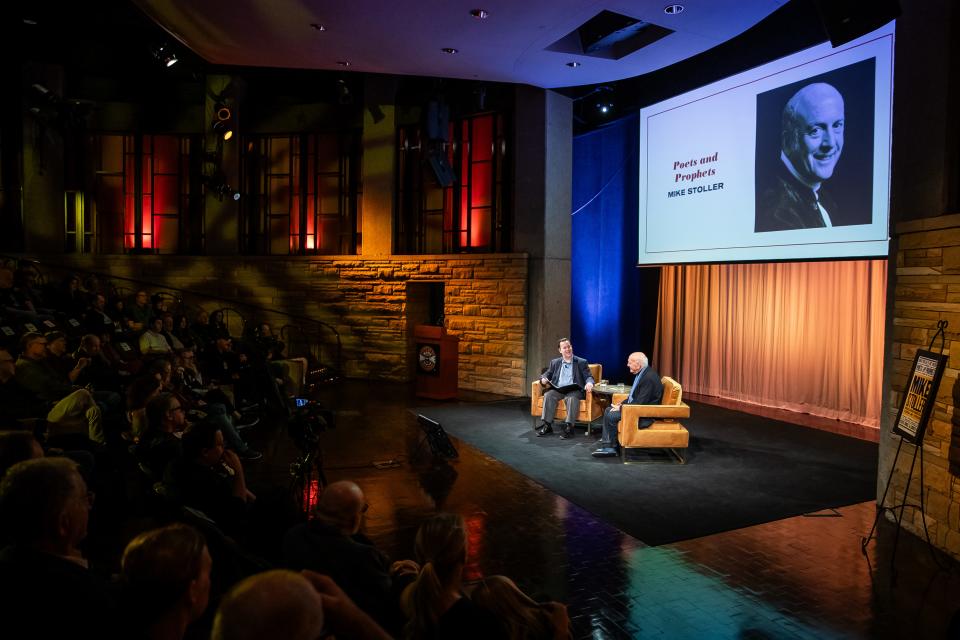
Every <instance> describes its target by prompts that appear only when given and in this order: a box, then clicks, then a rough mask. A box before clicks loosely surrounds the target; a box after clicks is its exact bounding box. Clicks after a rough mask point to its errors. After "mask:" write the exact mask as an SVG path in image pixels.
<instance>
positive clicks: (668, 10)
mask: <svg viewBox="0 0 960 640" xmlns="http://www.w3.org/2000/svg"><path fill="white" fill-rule="evenodd" d="M663 12H664V13H665V14H667V15H668V16H675V15H679V14H681V13H683V5H682V4H668V5H667V6H665V7H664V8H663Z"/></svg>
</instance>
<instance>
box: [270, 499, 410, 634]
mask: <svg viewBox="0 0 960 640" xmlns="http://www.w3.org/2000/svg"><path fill="white" fill-rule="evenodd" d="M367 507H368V505H367V502H366V500H365V499H364V496H363V491H362V490H361V489H360V487H358V486H357V485H356V484H354V483H353V482H348V481H340V482H334V483H333V484H331V485H329V486H328V487H327V488H326V489H324V491H323V494H322V495H321V496H320V501H319V503H318V505H317V511H316V514H315V517H314V519H312V520H311V521H309V522H306V523H301V524H298V525H295V526H294V527H293V528H291V529H290V530H289V531H288V532H287V534H286V535H285V536H284V539H283V558H284V564H285V565H286V566H288V567H290V568H292V569H310V570H312V571H316V572H318V573H322V574H325V575H328V576H330V577H331V578H333V580H334V581H335V582H336V583H337V584H338V585H339V586H340V587H341V588H342V589H343V590H344V591H345V592H346V594H347V595H348V596H350V598H351V599H352V600H353V601H354V602H355V603H357V606H359V607H360V608H361V609H363V610H364V611H365V612H367V613H368V614H369V615H370V616H372V617H373V618H374V619H375V620H376V621H377V622H379V623H380V624H381V625H382V626H383V627H384V628H386V629H388V630H391V631H399V629H400V627H401V626H402V621H401V614H400V610H399V608H398V597H399V592H400V587H401V586H402V585H403V584H406V583H405V582H404V581H402V580H399V579H398V580H397V581H396V582H397V585H396V586H395V585H394V578H395V577H396V578H400V577H401V576H405V577H409V578H411V579H412V578H413V577H415V575H416V573H417V572H418V571H419V567H418V566H417V564H416V563H415V562H413V561H411V560H406V561H402V562H396V563H394V564H393V565H392V566H391V564H390V560H389V558H388V557H387V556H386V555H385V554H384V553H383V552H381V551H380V550H378V549H377V548H376V547H375V546H373V542H372V541H371V540H370V539H369V538H367V537H366V536H365V535H363V534H361V533H360V525H361V523H362V522H363V515H364V513H366V511H367Z"/></svg>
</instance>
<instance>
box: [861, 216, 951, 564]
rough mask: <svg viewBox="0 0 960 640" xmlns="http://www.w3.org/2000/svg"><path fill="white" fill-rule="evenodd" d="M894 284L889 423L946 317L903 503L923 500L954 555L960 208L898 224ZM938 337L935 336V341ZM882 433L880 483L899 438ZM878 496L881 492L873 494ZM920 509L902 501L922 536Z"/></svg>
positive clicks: (895, 490) (902, 480)
mask: <svg viewBox="0 0 960 640" xmlns="http://www.w3.org/2000/svg"><path fill="white" fill-rule="evenodd" d="M896 232H897V237H898V241H899V242H898V250H897V263H896V266H897V269H896V286H895V288H894V296H893V297H894V302H893V335H892V336H891V341H890V342H889V344H890V345H891V349H892V354H891V355H892V365H891V374H890V383H891V393H890V397H889V402H888V403H887V405H886V408H887V410H888V412H889V416H888V418H889V420H887V421H885V424H888V425H892V424H893V422H894V420H895V419H896V414H897V411H898V409H899V407H900V403H901V401H902V398H903V394H904V390H905V386H906V384H907V379H908V376H909V375H910V370H911V367H912V365H913V358H914V355H915V354H916V352H917V350H918V349H926V348H927V347H928V345H929V344H930V340H931V338H933V336H934V334H935V333H936V331H937V322H938V321H940V320H946V321H948V322H949V325H948V327H947V329H946V335H945V342H944V353H945V354H947V355H948V356H949V359H948V361H947V366H946V370H945V372H944V374H943V379H942V380H941V382H940V388H939V389H938V391H937V397H936V403H935V405H934V408H933V412H932V414H931V416H930V421H929V422H928V423H927V430H926V434H925V436H924V440H923V459H924V468H923V484H922V486H921V483H920V469H919V457H918V461H917V467H916V469H914V472H913V477H912V480H911V483H910V490H909V495H908V503H910V504H919V502H920V491H921V490H922V491H923V499H924V502H925V505H924V506H925V513H926V525H927V529H928V531H929V532H930V538H931V541H932V542H933V543H934V544H935V545H936V546H937V547H939V548H941V549H943V550H945V551H947V552H948V553H950V554H951V555H953V556H954V557H957V558H960V414H958V413H957V408H956V405H957V399H958V398H957V396H958V394H960V386H958V374H960V215H951V216H940V217H935V218H925V219H922V220H916V221H911V222H905V223H902V224H899V225H897V228H896ZM939 344H940V341H939V339H938V340H937V342H936V344H935V349H934V350H935V351H936V350H937V349H939ZM884 431H885V433H884V434H883V436H882V437H881V464H880V477H879V480H880V483H881V487H880V490H881V491H882V490H883V486H882V483H884V482H886V478H887V477H888V474H889V473H890V466H891V465H892V464H893V458H894V455H895V453H896V448H897V445H898V444H899V441H900V438H899V437H898V436H896V435H894V434H892V433H891V431H890V427H887V428H886V429H885V430H884ZM913 453H914V447H912V446H910V445H908V444H904V445H903V447H902V450H901V452H900V456H899V459H898V460H897V464H896V468H895V469H894V470H893V476H892V481H891V486H890V493H889V494H888V497H887V501H886V505H887V506H890V505H893V504H900V503H901V502H902V501H903V496H904V488H905V487H906V484H907V478H908V474H909V472H910V463H911V461H912V459H913ZM878 498H879V496H878ZM923 524H924V523H923V521H922V519H921V516H920V511H919V509H915V508H907V509H906V511H905V513H904V517H903V525H904V527H905V528H907V529H908V530H910V531H911V532H913V533H914V534H916V535H918V536H921V537H923V536H924V530H923Z"/></svg>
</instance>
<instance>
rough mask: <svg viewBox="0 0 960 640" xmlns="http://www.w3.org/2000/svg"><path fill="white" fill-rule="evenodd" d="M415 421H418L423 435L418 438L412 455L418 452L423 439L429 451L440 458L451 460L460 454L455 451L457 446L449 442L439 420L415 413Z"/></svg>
mask: <svg viewBox="0 0 960 640" xmlns="http://www.w3.org/2000/svg"><path fill="white" fill-rule="evenodd" d="M417 422H419V423H420V428H421V429H422V430H423V436H422V437H421V438H420V443H419V444H418V445H417V450H416V451H415V452H414V454H413V456H414V457H416V456H417V454H418V453H419V452H420V447H421V446H423V442H424V440H426V442H427V444H429V445H430V452H431V453H433V455H434V456H436V457H437V458H440V459H441V460H453V459H455V458H459V457H460V454H459V453H457V448H456V447H454V446H453V443H452V442H450V438H448V437H447V432H446V431H444V430H443V427H442V426H440V423H439V422H437V421H436V420H431V419H430V418H428V417H427V416H425V415H417Z"/></svg>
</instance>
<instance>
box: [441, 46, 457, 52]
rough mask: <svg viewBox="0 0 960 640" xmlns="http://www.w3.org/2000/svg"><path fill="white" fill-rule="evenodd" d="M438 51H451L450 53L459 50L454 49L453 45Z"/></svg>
mask: <svg viewBox="0 0 960 640" xmlns="http://www.w3.org/2000/svg"><path fill="white" fill-rule="evenodd" d="M440 51H443V52H444V53H451V54H453V53H459V52H460V50H459V49H454V48H453V47H444V48H443V49H440Z"/></svg>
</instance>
